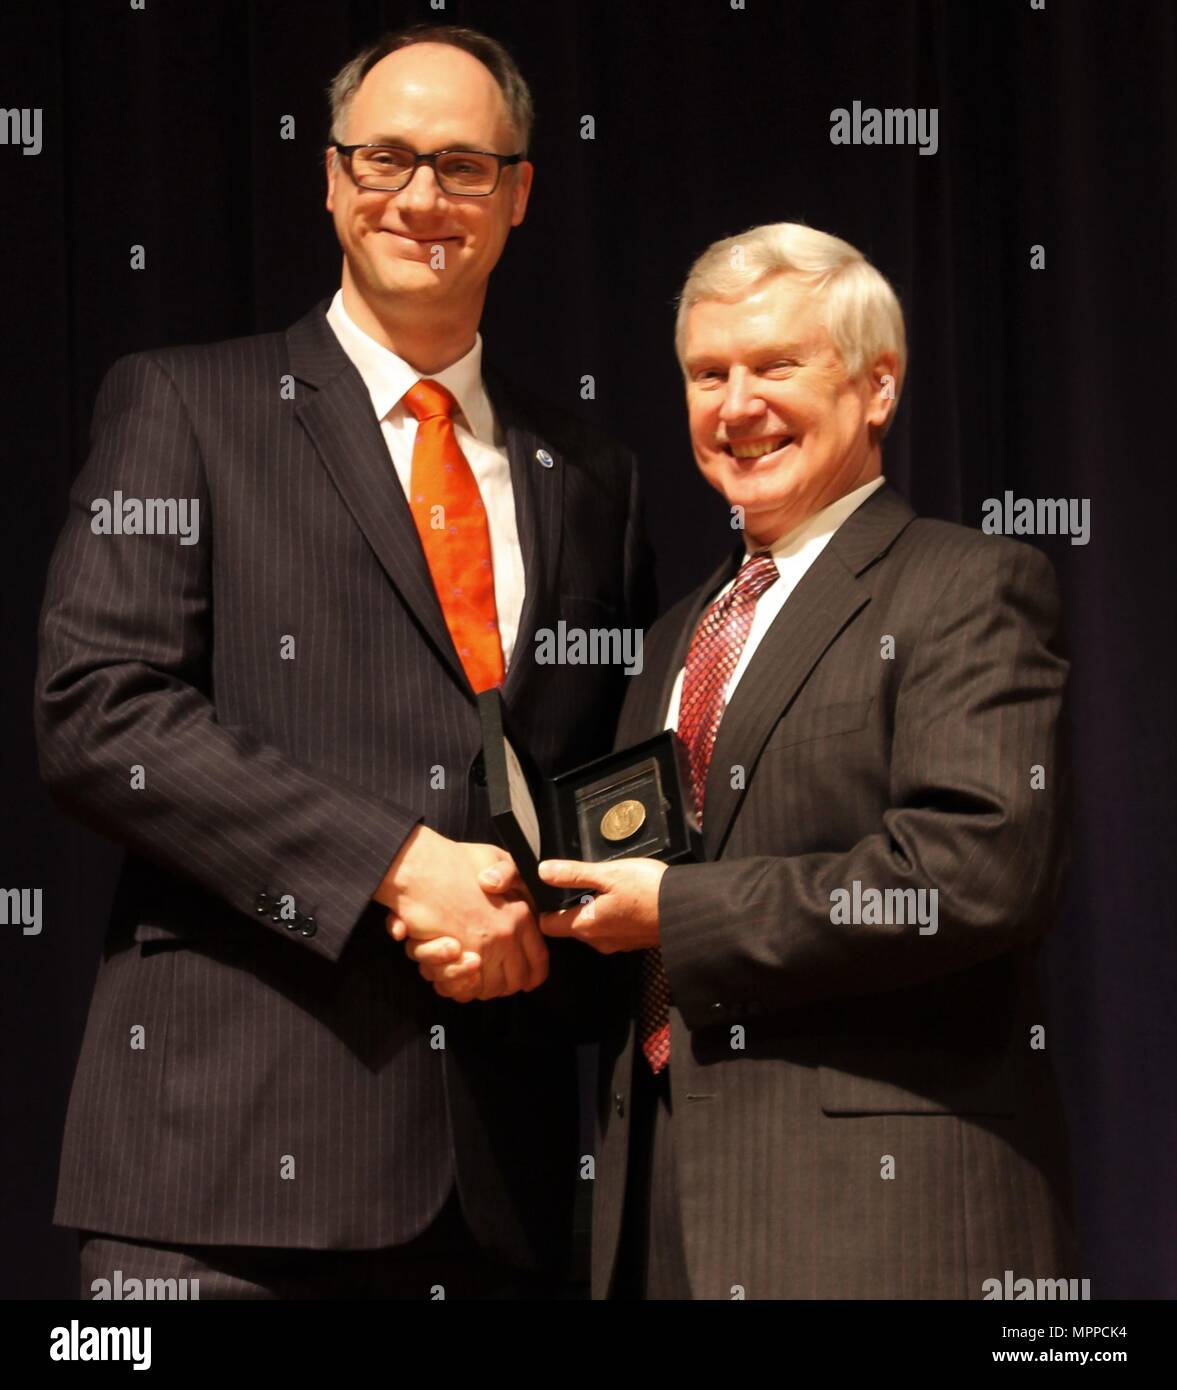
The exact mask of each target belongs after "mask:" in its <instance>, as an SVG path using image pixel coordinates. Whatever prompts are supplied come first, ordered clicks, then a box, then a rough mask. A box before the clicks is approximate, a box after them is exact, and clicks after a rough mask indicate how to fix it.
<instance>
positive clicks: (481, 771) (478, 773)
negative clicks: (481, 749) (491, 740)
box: [470, 753, 486, 787]
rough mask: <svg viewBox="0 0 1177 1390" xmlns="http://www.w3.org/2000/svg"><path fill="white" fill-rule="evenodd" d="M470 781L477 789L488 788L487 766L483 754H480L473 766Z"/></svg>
mask: <svg viewBox="0 0 1177 1390" xmlns="http://www.w3.org/2000/svg"><path fill="white" fill-rule="evenodd" d="M470 780H471V781H472V782H473V783H474V785H475V786H476V787H485V786H486V764H485V763H484V762H483V761H482V754H481V753H479V755H478V756H477V757H476V758H475V759H474V762H473V764H472V765H471V768H470Z"/></svg>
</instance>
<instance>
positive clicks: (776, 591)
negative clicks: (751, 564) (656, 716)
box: [664, 477, 885, 729]
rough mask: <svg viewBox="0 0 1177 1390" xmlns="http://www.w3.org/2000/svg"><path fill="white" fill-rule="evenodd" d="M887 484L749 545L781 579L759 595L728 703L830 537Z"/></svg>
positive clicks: (677, 695)
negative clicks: (766, 542) (768, 559)
mask: <svg viewBox="0 0 1177 1390" xmlns="http://www.w3.org/2000/svg"><path fill="white" fill-rule="evenodd" d="M884 481H885V480H884V479H883V478H881V477H879V478H875V479H873V480H872V481H871V482H869V483H863V485H862V486H861V487H859V488H855V489H854V491H853V492H848V493H847V494H846V496H845V497H839V498H838V500H837V501H836V502H831V503H830V505H829V506H828V507H823V508H822V510H821V511H820V512H816V513H815V514H814V515H813V516H811V517H810V518H809V520H808V521H803V522H802V523H801V525H800V526H798V527H796V528H795V529H794V530H792V531H790V532H789V533H788V535H785V536H782V537H781V538H780V540H778V541H775V542H774V543H773V544H772V545H771V546H751V545H750V546H749V547H748V554H749V555H751V554H754V553H755V551H757V550H765V549H767V550H768V551H769V552H770V553H771V555H772V558H773V559H774V560H775V561H776V567H777V572H778V573H779V574H780V578H779V579H778V580H777V582H776V583H775V584H773V585H772V586H771V587H770V588H768V589H766V590H765V591H764V593H762V594H761V595H760V598H759V599H758V601H757V603H756V611H755V612H754V613H753V615H752V626H751V628H750V629H749V631H748V640H747V641H746V642H745V643H744V650H743V651H742V652H741V653H740V659H739V661H738V662H737V663H736V669H735V670H734V671H733V672H732V678H731V680H730V681H729V682H728V685H727V691H726V694H725V696H724V703H725V704H726V703H727V701H729V700H730V699H731V697H732V694H733V693H734V691H735V688H736V686H737V685H739V683H740V677H741V676H742V675H743V674H744V672H745V671H746V670H747V669H748V663H749V662H750V661H751V660H752V657H753V655H754V654H755V652H756V648H757V647H758V646H759V645H760V641H761V639H762V638H763V636H764V634H765V633H766V632H767V631H768V629H769V628H770V627H771V626H772V625H773V623H774V622H775V621H776V617H777V614H778V613H779V612H780V611H781V609H782V608H783V607H784V606H785V603H786V601H787V600H788V597H789V595H790V594H791V593H792V592H793V590H794V589H795V588H796V587H797V585H798V584H800V582H801V577H802V575H804V573H805V571H806V570H807V569H808V568H809V566H810V565H812V564H813V562H814V560H816V559H817V557H818V556H819V555H820V554H821V552H822V551H823V550H824V549H825V548H826V545H827V543H828V542H829V539H830V537H831V536H832V535H833V534H834V532H835V531H836V530H837V529H838V527H839V526H841V524H842V523H843V522H844V521H845V520H846V518H847V517H848V516H849V515H850V514H851V512H854V511H857V509H858V508H859V507H861V506H862V504H863V503H864V502H865V501H866V499H867V498H868V497H869V496H870V495H871V493H872V492H876V491H877V490H878V489H879V488H881V487H882V486H883V482H884ZM733 583H735V580H734V579H732V580H731V581H730V582H729V583H727V584H725V585H724V586H723V588H722V589H720V590H719V592H718V593H717V594H715V596H714V597H713V598H712V599H710V600H709V601H708V603H707V605H706V607H705V608H704V610H703V611H704V612H706V611H707V608H709V607H710V606H711V604H712V603H714V602H715V601H716V599H719V598H722V596H723V595H724V594H726V593H727V591H728V590H729V589H730V588H731V587H732V584H733ZM684 672H685V668H683V670H680V671H679V673H678V675H677V677H676V678H675V682H674V689H673V690H672V691H671V692H670V705H669V707H668V708H667V711H666V724H665V726H664V727H665V728H667V729H677V728H678V706H679V701H680V699H681V698H682V683H683V675H684Z"/></svg>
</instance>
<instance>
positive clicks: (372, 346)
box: [327, 289, 775, 670]
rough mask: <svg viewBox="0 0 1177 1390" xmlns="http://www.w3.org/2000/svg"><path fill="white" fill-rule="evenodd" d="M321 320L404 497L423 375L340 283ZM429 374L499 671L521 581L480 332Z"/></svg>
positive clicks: (519, 603) (515, 625)
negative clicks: (464, 479) (485, 581)
mask: <svg viewBox="0 0 1177 1390" xmlns="http://www.w3.org/2000/svg"><path fill="white" fill-rule="evenodd" d="M327 322H328V323H329V324H330V325H331V328H332V330H333V332H334V333H335V336H336V337H337V338H338V339H339V345H340V347H342V348H343V350H344V352H346V353H347V355H348V357H349V358H351V361H352V363H353V364H354V366H355V368H356V371H358V372H359V374H360V376H361V378H362V379H363V382H364V385H365V386H366V387H367V388H368V395H369V396H370V397H371V399H372V408H373V410H375V412H376V418H377V419H378V420H379V421H380V430H381V433H382V434H383V435H384V442H385V444H386V445H387V446H388V453H389V456H390V457H391V459H392V465H393V467H394V468H395V469H396V475H397V477H398V478H399V479H400V483H401V487H403V488H404V490H405V497H406V498H407V497H408V495H409V487H410V485H411V481H412V474H413V444H414V443H415V441H416V438H417V418H416V416H415V415H414V414H413V412H412V411H411V410H409V408H408V407H407V406H406V405H405V403H404V394H405V392H406V391H408V390H409V389H410V388H411V387H413V386H415V385H416V384H417V382H418V381H420V380H421V379H422V378H421V374H420V372H417V371H415V370H414V369H413V368H412V367H410V366H409V364H408V363H407V362H406V361H405V360H404V358H403V357H398V356H397V355H396V353H395V352H392V351H390V349H388V348H386V347H384V346H383V345H382V344H381V343H378V342H377V341H376V340H375V338H372V337H370V336H369V335H368V334H367V333H365V332H364V330H363V329H362V328H360V327H359V325H358V324H357V323H356V322H355V320H354V319H352V318H351V316H350V315H349V314H348V312H347V310H346V309H345V308H344V307H343V291H342V289H340V290H337V291H336V292H335V298H334V299H333V300H332V301H331V307H330V308H329V309H328V310H327ZM429 380H430V381H437V382H440V383H441V385H442V386H444V387H445V388H446V390H447V391H449V392H450V394H451V395H452V396H453V397H454V400H455V401H456V402H457V404H458V410H457V413H456V414H455V415H454V434H455V435H456V436H457V440H458V446H459V448H460V449H461V450H462V453H463V454H465V456H466V459H467V461H468V462H469V464H470V471H471V472H472V473H473V474H474V481H475V482H476V483H477V484H478V491H479V492H480V493H481V494H482V504H483V506H484V507H485V508H486V519H487V524H488V527H489V530H490V555H491V567H492V569H493V571H494V586H495V607H496V609H497V610H498V620H499V637H500V639H501V641H502V644H503V668H504V670H505V669H506V668H507V667H508V666H509V665H510V662H511V653H512V652H513V651H514V649H515V639H516V637H517V636H518V635H519V617H520V614H521V613H522V611H523V595H524V591H525V587H526V580H525V578H524V569H523V551H522V549H521V547H520V545H519V527H518V523H517V521H516V518H515V491H514V488H513V487H512V485H511V462H510V459H509V457H508V455H507V447H506V441H505V439H504V438H503V433H502V430H501V429H500V428H499V425H498V421H497V420H496V418H495V413H494V408H493V407H492V405H491V403H490V397H489V396H488V395H487V394H486V387H485V386H484V384H483V381H482V335H481V334H479V333H476V334H475V335H474V346H473V347H472V348H471V349H470V351H469V352H468V353H466V355H465V356H464V357H460V358H459V359H458V360H457V361H456V362H454V363H453V364H452V365H451V366H449V367H446V368H445V370H444V371H440V372H434V374H433V375H432V376H431V377H430V378H429ZM774 587H775V586H774Z"/></svg>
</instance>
